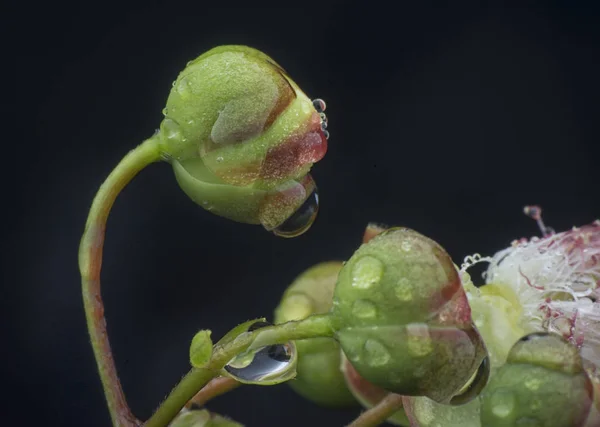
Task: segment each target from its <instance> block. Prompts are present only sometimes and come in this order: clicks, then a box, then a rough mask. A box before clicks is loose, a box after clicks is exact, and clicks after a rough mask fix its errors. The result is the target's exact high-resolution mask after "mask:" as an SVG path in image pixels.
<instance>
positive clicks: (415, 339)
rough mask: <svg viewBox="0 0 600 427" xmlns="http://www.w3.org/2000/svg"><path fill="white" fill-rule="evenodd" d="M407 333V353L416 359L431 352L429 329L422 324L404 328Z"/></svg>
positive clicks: (431, 344)
mask: <svg viewBox="0 0 600 427" xmlns="http://www.w3.org/2000/svg"><path fill="white" fill-rule="evenodd" d="M406 329H407V332H408V337H407V346H408V351H409V352H410V353H411V354H412V355H414V356H417V357H422V356H427V355H428V354H429V353H431V352H432V351H433V343H432V342H431V337H430V336H429V327H428V326H427V325H424V324H419V325H416V324H413V325H408V326H407V327H406Z"/></svg>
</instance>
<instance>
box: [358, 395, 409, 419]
mask: <svg viewBox="0 0 600 427" xmlns="http://www.w3.org/2000/svg"><path fill="white" fill-rule="evenodd" d="M401 408H402V396H401V395H399V394H395V393H390V394H388V395H387V396H386V397H384V398H383V399H382V400H381V402H379V403H378V404H377V405H375V406H373V407H372V408H371V409H368V410H366V411H365V412H363V413H362V414H360V416H359V417H358V418H357V419H355V420H354V421H352V423H351V424H348V427H374V426H378V425H380V424H383V423H384V422H385V420H387V419H388V418H389V417H391V416H392V415H394V414H395V413H396V412H397V411H398V410H399V409H401Z"/></svg>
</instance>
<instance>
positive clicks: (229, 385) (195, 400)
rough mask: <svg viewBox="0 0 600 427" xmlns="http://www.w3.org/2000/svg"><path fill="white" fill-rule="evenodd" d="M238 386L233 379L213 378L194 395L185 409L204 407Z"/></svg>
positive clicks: (238, 383)
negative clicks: (193, 406)
mask: <svg viewBox="0 0 600 427" xmlns="http://www.w3.org/2000/svg"><path fill="white" fill-rule="evenodd" d="M240 385H242V383H240V382H237V381H236V380H234V379H233V378H229V377H218V378H213V379H212V380H210V381H209V383H208V384H206V385H205V386H204V387H203V388H202V390H200V391H199V392H198V393H196V395H195V396H194V397H192V398H191V399H190V400H189V401H188V402H187V403H186V404H185V407H186V408H188V409H190V408H191V407H192V405H198V406H204V405H205V404H206V402H208V401H209V400H211V399H214V398H215V397H218V396H221V395H222V394H225V393H227V392H228V391H231V390H234V389H236V388H238V387H239V386H240Z"/></svg>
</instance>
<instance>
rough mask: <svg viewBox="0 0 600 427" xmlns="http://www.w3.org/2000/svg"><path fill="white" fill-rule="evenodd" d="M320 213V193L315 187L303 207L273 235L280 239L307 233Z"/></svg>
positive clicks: (275, 230) (274, 231) (276, 229)
mask: <svg viewBox="0 0 600 427" xmlns="http://www.w3.org/2000/svg"><path fill="white" fill-rule="evenodd" d="M318 212H319V193H318V192H317V188H316V187H315V189H314V191H313V192H312V193H311V194H310V196H308V197H307V198H306V200H305V201H304V203H302V206H300V207H299V208H298V209H297V210H296V212H294V213H293V214H292V215H291V216H290V217H289V218H288V219H286V220H285V221H284V222H283V223H282V224H280V225H279V226H278V227H276V228H275V229H273V233H274V234H275V235H276V236H279V237H296V236H299V235H301V234H303V233H305V232H306V231H307V230H308V229H309V228H310V226H311V225H312V224H313V222H315V219H316V217H317V213H318Z"/></svg>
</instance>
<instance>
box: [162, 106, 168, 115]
mask: <svg viewBox="0 0 600 427" xmlns="http://www.w3.org/2000/svg"><path fill="white" fill-rule="evenodd" d="M162 113H163V116H165V117H166V116H167V114H169V109H168V108H167V107H165V108H163V109H162Z"/></svg>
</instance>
